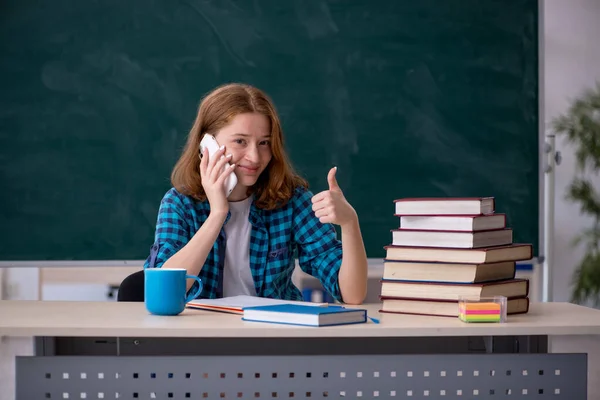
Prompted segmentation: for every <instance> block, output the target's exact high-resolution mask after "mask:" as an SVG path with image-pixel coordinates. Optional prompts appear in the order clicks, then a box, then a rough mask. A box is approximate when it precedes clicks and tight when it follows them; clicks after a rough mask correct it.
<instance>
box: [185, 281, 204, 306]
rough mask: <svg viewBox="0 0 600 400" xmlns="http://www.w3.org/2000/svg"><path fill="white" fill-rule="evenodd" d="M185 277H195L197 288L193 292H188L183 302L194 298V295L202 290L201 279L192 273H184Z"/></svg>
mask: <svg viewBox="0 0 600 400" xmlns="http://www.w3.org/2000/svg"><path fill="white" fill-rule="evenodd" d="M185 279H186V280H187V279H195V280H196V281H197V282H198V289H197V290H196V291H195V292H194V293H190V294H189V295H188V296H187V298H186V299H185V302H186V303H189V302H190V301H192V300H194V299H195V298H196V296H198V295H199V294H200V292H202V279H200V278H198V277H197V276H194V275H186V276H185Z"/></svg>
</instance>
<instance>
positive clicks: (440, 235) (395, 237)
mask: <svg viewBox="0 0 600 400" xmlns="http://www.w3.org/2000/svg"><path fill="white" fill-rule="evenodd" d="M512 234H513V231H512V229H511V228H504V229H494V230H490V231H479V232H461V231H427V230H417V229H394V230H392V245H394V246H423V247H452V248H462V249H475V248H481V247H491V246H503V245H507V244H511V243H512V240H513V236H512Z"/></svg>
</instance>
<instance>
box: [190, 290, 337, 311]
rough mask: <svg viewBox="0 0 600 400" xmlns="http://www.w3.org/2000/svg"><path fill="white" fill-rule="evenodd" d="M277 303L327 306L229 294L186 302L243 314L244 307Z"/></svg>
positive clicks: (205, 308) (202, 307) (210, 309)
mask: <svg viewBox="0 0 600 400" xmlns="http://www.w3.org/2000/svg"><path fill="white" fill-rule="evenodd" d="M278 304H301V305H307V306H315V307H327V305H328V303H313V302H309V301H294V300H279V299H268V298H266V297H257V296H247V295H239V296H229V297H223V298H221V299H195V300H192V301H190V302H189V303H187V307H188V308H195V309H201V310H208V311H220V312H225V313H231V314H243V313H244V308H247V307H258V306H272V305H278Z"/></svg>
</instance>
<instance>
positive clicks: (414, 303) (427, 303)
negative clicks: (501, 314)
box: [380, 297, 529, 317]
mask: <svg viewBox="0 0 600 400" xmlns="http://www.w3.org/2000/svg"><path fill="white" fill-rule="evenodd" d="M381 300H382V305H381V310H380V312H383V313H395V314H415V315H434V316H441V317H458V301H440V300H415V299H403V298H386V297H382V298H381ZM528 311H529V298H528V297H517V298H513V299H508V300H507V301H506V314H507V315H513V314H524V313H527V312H528Z"/></svg>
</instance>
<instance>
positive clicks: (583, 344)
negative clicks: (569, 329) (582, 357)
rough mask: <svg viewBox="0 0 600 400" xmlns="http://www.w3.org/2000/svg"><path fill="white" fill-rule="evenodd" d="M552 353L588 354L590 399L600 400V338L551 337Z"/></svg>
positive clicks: (583, 336) (587, 336) (586, 336)
mask: <svg viewBox="0 0 600 400" xmlns="http://www.w3.org/2000/svg"><path fill="white" fill-rule="evenodd" d="M550 342H551V347H550V351H551V352H552V353H587V355H588V367H587V378H588V399H593V400H600V380H599V379H598V377H600V336H598V335H577V336H575V335H569V336H551V338H550Z"/></svg>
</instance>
